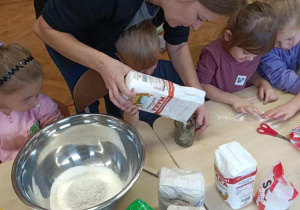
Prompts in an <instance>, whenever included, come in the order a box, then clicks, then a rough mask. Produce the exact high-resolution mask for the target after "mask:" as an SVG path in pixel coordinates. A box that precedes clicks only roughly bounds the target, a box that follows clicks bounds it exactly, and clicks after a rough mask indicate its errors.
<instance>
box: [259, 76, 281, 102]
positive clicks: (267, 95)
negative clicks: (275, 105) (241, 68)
mask: <svg viewBox="0 0 300 210" xmlns="http://www.w3.org/2000/svg"><path fill="white" fill-rule="evenodd" d="M258 94H259V97H260V99H261V100H263V101H264V104H267V103H268V102H272V101H277V100H278V96H277V94H276V93H275V91H274V89H273V88H272V86H271V85H270V83H269V82H267V81H266V80H263V81H262V82H261V84H260V86H259V91H258Z"/></svg>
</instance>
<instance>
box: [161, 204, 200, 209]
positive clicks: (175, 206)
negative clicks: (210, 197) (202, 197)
mask: <svg viewBox="0 0 300 210" xmlns="http://www.w3.org/2000/svg"><path fill="white" fill-rule="evenodd" d="M167 210H206V208H204V207H202V206H201V207H191V206H177V205H170V206H169V207H168V209H167Z"/></svg>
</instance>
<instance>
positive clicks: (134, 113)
mask: <svg viewBox="0 0 300 210" xmlns="http://www.w3.org/2000/svg"><path fill="white" fill-rule="evenodd" d="M138 109H139V108H138V107H137V106H133V105H129V106H128V107H127V108H126V109H125V110H124V114H123V118H124V120H125V121H126V122H128V123H129V124H131V125H132V126H133V127H136V126H137V124H138V122H139V120H140V118H139V110H138Z"/></svg>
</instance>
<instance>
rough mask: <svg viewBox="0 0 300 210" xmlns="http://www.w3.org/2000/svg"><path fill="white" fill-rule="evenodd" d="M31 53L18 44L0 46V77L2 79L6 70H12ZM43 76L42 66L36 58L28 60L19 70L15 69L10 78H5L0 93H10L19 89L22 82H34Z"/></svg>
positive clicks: (0, 86) (6, 72)
mask: <svg viewBox="0 0 300 210" xmlns="http://www.w3.org/2000/svg"><path fill="white" fill-rule="evenodd" d="M30 56H31V53H30V52H29V51H28V50H27V49H26V48H25V47H23V46H21V45H20V44H16V43H13V44H9V45H2V46H0V79H2V80H3V76H5V75H7V74H8V72H12V69H16V66H18V65H19V64H20V62H22V61H23V60H25V59H27V58H29V57H30ZM42 76H43V72H42V67H41V65H40V63H39V62H38V61H36V60H34V59H33V60H32V59H31V60H30V61H29V62H27V63H26V65H24V66H23V67H22V68H20V69H19V71H16V72H15V73H14V74H13V75H11V78H7V81H4V82H3V84H1V85H0V91H1V93H7V94H9V93H11V92H13V91H15V90H17V89H19V88H20V87H21V86H22V84H23V82H26V83H27V82H34V81H36V80H37V79H39V78H41V77H42Z"/></svg>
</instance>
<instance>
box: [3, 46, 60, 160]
mask: <svg viewBox="0 0 300 210" xmlns="http://www.w3.org/2000/svg"><path fill="white" fill-rule="evenodd" d="M42 84H43V73H42V67H41V65H40V64H39V63H38V62H37V61H36V60H35V59H34V58H33V57H32V56H31V54H30V52H29V51H28V50H27V49H25V48H24V47H22V46H21V45H19V44H10V45H3V44H2V43H1V42H0V127H1V129H0V161H1V162H5V161H8V160H11V159H13V158H15V156H16V155H17V153H18V151H19V150H20V149H21V148H22V146H23V145H24V144H25V143H26V141H27V140H28V139H29V138H30V137H31V136H32V135H34V134H35V133H36V132H37V131H39V130H40V129H41V128H43V127H45V126H47V125H49V124H51V123H52V122H53V121H55V120H58V119H60V118H62V116H61V114H60V111H59V110H58V108H57V104H55V103H54V102H53V101H52V100H51V99H50V98H49V97H48V96H46V95H43V94H41V93H40V91H41V88H42Z"/></svg>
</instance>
